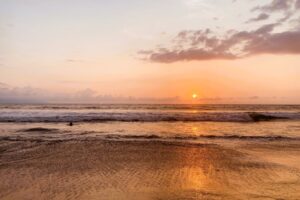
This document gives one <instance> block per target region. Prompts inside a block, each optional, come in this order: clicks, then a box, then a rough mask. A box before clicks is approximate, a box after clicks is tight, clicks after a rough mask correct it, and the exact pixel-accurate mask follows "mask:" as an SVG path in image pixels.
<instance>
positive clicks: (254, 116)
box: [249, 113, 287, 122]
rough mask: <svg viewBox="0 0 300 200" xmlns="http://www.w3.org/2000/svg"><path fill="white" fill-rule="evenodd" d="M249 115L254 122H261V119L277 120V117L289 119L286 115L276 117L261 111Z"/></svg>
mask: <svg viewBox="0 0 300 200" xmlns="http://www.w3.org/2000/svg"><path fill="white" fill-rule="evenodd" d="M249 117H251V119H252V120H253V121H254V122H260V121H271V120H276V119H287V118H286V117H275V116H271V115H264V114H261V113H249Z"/></svg>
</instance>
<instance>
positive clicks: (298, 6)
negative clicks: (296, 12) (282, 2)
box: [295, 0, 300, 9]
mask: <svg viewBox="0 0 300 200" xmlns="http://www.w3.org/2000/svg"><path fill="white" fill-rule="evenodd" d="M295 8H296V9H300V0H297V1H296V3H295Z"/></svg>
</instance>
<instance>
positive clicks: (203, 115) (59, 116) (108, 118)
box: [0, 112, 300, 123]
mask: <svg viewBox="0 0 300 200" xmlns="http://www.w3.org/2000/svg"><path fill="white" fill-rule="evenodd" d="M299 119H300V112H251V113H249V112H88V113H87V112H1V113H0V122H54V123H56V122H64V123H68V122H201V121H203V122H205V121H206V122H209V121H212V122H259V121H271V120H299Z"/></svg>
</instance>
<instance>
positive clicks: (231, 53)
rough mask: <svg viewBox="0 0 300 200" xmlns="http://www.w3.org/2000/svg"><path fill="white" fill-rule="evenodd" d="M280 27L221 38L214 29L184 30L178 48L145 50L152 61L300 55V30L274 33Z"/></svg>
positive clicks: (265, 27) (168, 61) (272, 25)
mask: <svg viewBox="0 0 300 200" xmlns="http://www.w3.org/2000/svg"><path fill="white" fill-rule="evenodd" d="M279 25H280V24H278V23H274V24H267V25H264V26H262V27H259V28H258V29H255V30H253V31H231V32H230V33H228V34H227V35H225V36H223V37H221V38H218V37H216V36H214V35H213V34H212V33H211V31H210V30H204V31H181V32H180V33H179V34H178V35H177V37H176V38H175V39H174V41H173V42H174V43H175V46H173V47H171V48H159V49H155V50H151V51H141V52H140V54H142V55H143V56H145V57H146V59H147V60H150V61H152V62H161V63H172V62H177V61H190V60H212V59H224V60H232V59H239V58H244V57H247V56H252V55H257V54H300V31H284V32H279V33H274V29H275V28H276V27H278V26H279Z"/></svg>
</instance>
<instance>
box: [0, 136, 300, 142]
mask: <svg viewBox="0 0 300 200" xmlns="http://www.w3.org/2000/svg"><path fill="white" fill-rule="evenodd" d="M203 139H205V140H239V141H296V140H297V141H299V140H300V137H288V136H281V135H261V136H254V135H199V136H192V135H186V136H184V135H176V136H167V137H165V136H161V135H155V134H151V135H120V134H108V135H97V136H85V137H81V135H79V137H57V138H47V137H43V136H41V137H28V136H26V137H23V136H2V137H0V140H7V141H39V142H42V141H61V142H63V141H93V140H95V141H97V140H117V141H127V140H130V141H131V140H145V141H181V142H189V141H201V140H203Z"/></svg>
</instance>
